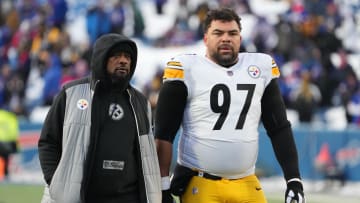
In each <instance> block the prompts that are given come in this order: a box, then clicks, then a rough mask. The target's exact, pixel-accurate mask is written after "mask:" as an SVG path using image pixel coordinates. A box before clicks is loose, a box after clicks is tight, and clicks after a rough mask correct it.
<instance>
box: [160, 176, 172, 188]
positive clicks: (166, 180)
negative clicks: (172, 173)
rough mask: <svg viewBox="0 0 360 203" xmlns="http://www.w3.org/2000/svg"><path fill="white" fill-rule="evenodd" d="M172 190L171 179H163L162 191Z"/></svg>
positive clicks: (167, 177)
mask: <svg viewBox="0 0 360 203" xmlns="http://www.w3.org/2000/svg"><path fill="white" fill-rule="evenodd" d="M168 189H170V177H169V176H165V177H161V190H168Z"/></svg>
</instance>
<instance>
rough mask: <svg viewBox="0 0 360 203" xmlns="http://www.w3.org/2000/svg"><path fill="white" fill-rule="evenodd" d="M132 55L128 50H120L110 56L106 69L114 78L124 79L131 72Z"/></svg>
mask: <svg viewBox="0 0 360 203" xmlns="http://www.w3.org/2000/svg"><path fill="white" fill-rule="evenodd" d="M130 65H131V56H130V54H128V53H126V52H119V53H117V54H115V55H114V56H111V57H109V59H108V61H107V66H106V70H107V72H108V73H109V75H110V77H111V79H112V80H115V81H116V80H123V79H124V78H126V77H128V76H129V74H130Z"/></svg>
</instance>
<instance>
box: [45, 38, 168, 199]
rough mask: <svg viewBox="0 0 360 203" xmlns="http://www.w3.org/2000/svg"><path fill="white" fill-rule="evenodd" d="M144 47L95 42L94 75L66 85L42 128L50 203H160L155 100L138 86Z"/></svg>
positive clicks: (124, 41) (115, 41) (120, 41)
mask: <svg viewBox="0 0 360 203" xmlns="http://www.w3.org/2000/svg"><path fill="white" fill-rule="evenodd" d="M136 61H137V46H136V44H135V42H133V41H132V40H130V39H128V38H126V37H124V36H122V35H119V34H114V33H112V34H106V35H103V36H101V37H100V38H99V39H97V41H96V42H95V44H94V48H93V53H92V58H91V63H90V68H91V71H92V72H91V75H90V76H89V77H86V78H83V79H79V80H75V81H72V82H70V83H68V84H66V85H65V86H64V87H63V89H62V90H61V92H60V93H59V95H58V96H57V97H56V99H55V101H54V102H53V105H52V106H51V109H50V111H49V112H48V114H47V117H46V120H45V123H44V125H43V129H42V131H41V136H40V140H39V143H38V147H39V158H40V164H41V168H42V171H43V174H44V179H45V182H46V187H45V191H44V195H43V198H42V202H43V203H47V202H56V203H77V202H79V203H80V202H86V203H95V202H101V203H115V202H116V203H120V202H127V203H159V202H161V188H160V185H161V184H160V181H161V180H160V171H159V166H158V160H157V155H156V149H155V144H154V138H153V133H152V121H151V108H150V104H149V102H148V101H147V99H146V98H145V97H144V96H143V95H142V94H141V93H140V92H139V91H137V90H136V89H134V88H133V87H132V86H131V85H130V84H129V82H130V79H131V77H132V76H133V74H134V71H135V67H136Z"/></svg>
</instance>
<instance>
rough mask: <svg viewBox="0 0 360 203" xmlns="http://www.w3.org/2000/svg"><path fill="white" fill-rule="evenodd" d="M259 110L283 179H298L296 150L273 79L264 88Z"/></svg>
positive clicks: (283, 105)
mask: <svg viewBox="0 0 360 203" xmlns="http://www.w3.org/2000/svg"><path fill="white" fill-rule="evenodd" d="M261 110H262V116H261V119H262V122H263V124H264V127H265V129H266V132H267V134H268V135H269V137H270V140H271V143H272V146H273V149H274V152H275V156H276V158H277V160H278V162H279V164H280V166H281V168H282V170H283V173H284V177H285V179H286V180H289V179H291V178H300V172H299V163H298V154H297V149H296V145H295V141H294V137H293V133H292V129H291V124H290V122H289V121H288V120H287V116H286V108H285V104H284V101H283V99H282V96H281V93H280V89H279V86H278V83H277V79H273V80H272V81H271V82H270V84H269V85H268V86H267V87H266V89H265V92H264V95H263V97H262V100H261Z"/></svg>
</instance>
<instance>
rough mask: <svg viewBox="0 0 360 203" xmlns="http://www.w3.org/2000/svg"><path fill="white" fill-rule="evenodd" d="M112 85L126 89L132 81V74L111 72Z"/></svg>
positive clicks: (119, 88)
mask: <svg viewBox="0 0 360 203" xmlns="http://www.w3.org/2000/svg"><path fill="white" fill-rule="evenodd" d="M110 79H111V84H112V87H114V88H116V89H118V90H124V89H125V88H126V87H127V86H128V84H129V81H130V74H126V75H118V74H111V75H110Z"/></svg>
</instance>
